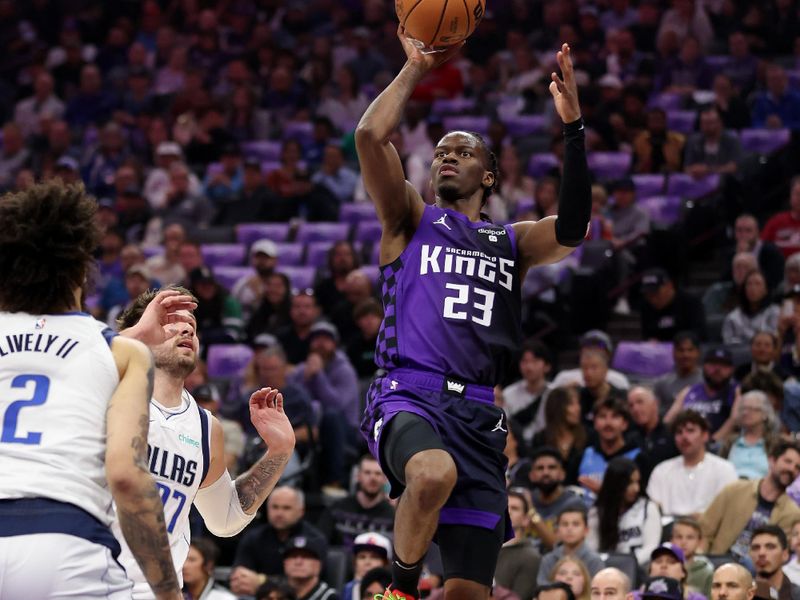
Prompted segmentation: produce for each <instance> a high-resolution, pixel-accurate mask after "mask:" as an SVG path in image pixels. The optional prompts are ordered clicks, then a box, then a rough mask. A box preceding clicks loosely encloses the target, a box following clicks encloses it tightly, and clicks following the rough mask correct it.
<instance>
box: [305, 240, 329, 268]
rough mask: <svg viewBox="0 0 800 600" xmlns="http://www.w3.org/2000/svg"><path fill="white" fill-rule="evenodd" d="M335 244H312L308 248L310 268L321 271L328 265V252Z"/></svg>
mask: <svg viewBox="0 0 800 600" xmlns="http://www.w3.org/2000/svg"><path fill="white" fill-rule="evenodd" d="M333 244H334V242H310V243H309V244H308V246H307V248H306V262H305V264H306V265H307V266H309V267H314V268H315V269H319V268H320V267H325V266H327V264H328V252H329V251H330V249H331V248H332V247H333Z"/></svg>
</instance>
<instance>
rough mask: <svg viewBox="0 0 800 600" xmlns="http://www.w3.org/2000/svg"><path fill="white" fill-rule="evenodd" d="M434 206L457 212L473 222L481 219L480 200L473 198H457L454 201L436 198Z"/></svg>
mask: <svg viewBox="0 0 800 600" xmlns="http://www.w3.org/2000/svg"><path fill="white" fill-rule="evenodd" d="M436 206H438V207H439V208H449V209H450V210H454V211H456V212H459V213H461V214H462V215H464V216H465V217H467V218H468V219H469V220H470V221H473V222H478V221H481V220H482V219H481V205H480V202H476V201H475V199H474V198H459V199H458V200H454V201H450V200H442V198H436Z"/></svg>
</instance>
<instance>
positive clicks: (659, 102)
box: [647, 92, 683, 110]
mask: <svg viewBox="0 0 800 600" xmlns="http://www.w3.org/2000/svg"><path fill="white" fill-rule="evenodd" d="M647 105H648V106H649V107H651V108H661V109H663V110H680V109H681V108H682V107H683V95H681V94H676V93H675V92H662V93H660V94H658V95H656V96H653V97H652V98H650V101H649V102H648V103H647Z"/></svg>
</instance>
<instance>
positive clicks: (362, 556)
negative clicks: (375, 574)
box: [353, 550, 386, 579]
mask: <svg viewBox="0 0 800 600" xmlns="http://www.w3.org/2000/svg"><path fill="white" fill-rule="evenodd" d="M385 565H386V560H385V559H384V558H383V557H382V556H381V555H380V554H378V553H377V552H375V551H373V550H361V551H359V552H357V553H356V558H355V564H354V569H353V570H354V571H355V575H356V579H361V578H362V577H364V575H366V574H367V573H368V572H369V571H371V570H372V569H374V568H376V567H383V566H385Z"/></svg>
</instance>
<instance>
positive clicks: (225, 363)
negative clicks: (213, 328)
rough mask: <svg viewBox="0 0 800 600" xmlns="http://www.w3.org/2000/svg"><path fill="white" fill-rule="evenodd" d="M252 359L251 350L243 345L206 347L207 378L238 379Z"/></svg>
mask: <svg viewBox="0 0 800 600" xmlns="http://www.w3.org/2000/svg"><path fill="white" fill-rule="evenodd" d="M252 358H253V349H252V348H251V347H250V346H247V345H245V344H212V345H211V346H209V347H208V360H207V363H206V364H207V367H208V376H209V377H228V378H240V377H242V376H243V375H244V370H245V368H246V367H247V364H248V363H249V362H250V360H251V359H252Z"/></svg>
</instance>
